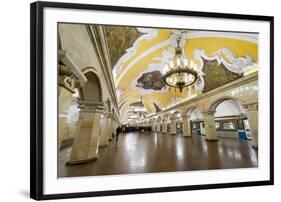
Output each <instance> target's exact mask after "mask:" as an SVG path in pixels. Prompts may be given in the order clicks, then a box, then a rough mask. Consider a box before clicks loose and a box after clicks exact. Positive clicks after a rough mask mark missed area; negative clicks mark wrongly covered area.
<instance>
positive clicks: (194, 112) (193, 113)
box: [187, 107, 203, 121]
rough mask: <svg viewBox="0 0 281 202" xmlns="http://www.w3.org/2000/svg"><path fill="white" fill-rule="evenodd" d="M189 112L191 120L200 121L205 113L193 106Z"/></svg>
mask: <svg viewBox="0 0 281 202" xmlns="http://www.w3.org/2000/svg"><path fill="white" fill-rule="evenodd" d="M187 114H188V115H189V116H190V118H189V119H190V120H191V121H195V120H196V121H198V120H201V119H203V114H202V112H201V110H200V109H199V108H198V107H192V108H190V109H189V111H188V112H187Z"/></svg>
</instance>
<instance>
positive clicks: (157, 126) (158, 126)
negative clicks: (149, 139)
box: [156, 122, 161, 133]
mask: <svg viewBox="0 0 281 202" xmlns="http://www.w3.org/2000/svg"><path fill="white" fill-rule="evenodd" d="M156 132H157V133H160V132H161V122H157V125H156Z"/></svg>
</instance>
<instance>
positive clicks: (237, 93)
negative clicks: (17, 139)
mask: <svg viewBox="0 0 281 202" xmlns="http://www.w3.org/2000/svg"><path fill="white" fill-rule="evenodd" d="M273 22H274V18H273V17H271V16H256V15H240V14H226V13H212V12H195V11H182V10H181V11H179V10H163V9H148V8H133V7H117V6H102V5H86V4H72V3H55V2H35V3H32V4H31V144H30V145H31V179H30V180H31V182H30V183H31V188H30V189H31V191H30V193H31V198H33V199H37V200H42V199H59V198H74V197H89V196H104V195H118V194H137V193H152V192H167V191H184V190H197V189H213V188H226V187H243V186H257V185H272V184H273V168H274V167H273V122H274V121H273V61H274V58H273V50H274V48H273V45H274V43H273V27H274V25H273Z"/></svg>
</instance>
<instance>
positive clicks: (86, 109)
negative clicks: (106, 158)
mask: <svg viewBox="0 0 281 202" xmlns="http://www.w3.org/2000/svg"><path fill="white" fill-rule="evenodd" d="M78 104H79V108H80V112H79V127H78V128H77V130H79V131H77V132H76V134H75V138H74V142H73V146H72V150H71V155H70V160H69V161H68V162H67V165H76V164H81V163H87V162H90V161H93V160H96V159H97V158H98V151H99V141H100V129H101V116H102V114H103V109H104V107H103V104H102V103H100V102H90V101H78Z"/></svg>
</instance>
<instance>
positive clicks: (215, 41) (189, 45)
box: [113, 29, 258, 114]
mask: <svg viewBox="0 0 281 202" xmlns="http://www.w3.org/2000/svg"><path fill="white" fill-rule="evenodd" d="M156 31H157V33H158V34H157V36H156V37H154V38H152V39H151V40H147V39H146V38H144V39H143V40H139V41H138V42H137V44H135V45H136V47H137V48H136V52H135V54H133V55H131V56H130V57H129V58H128V59H127V60H126V61H123V64H122V66H121V68H119V69H118V71H117V73H116V75H115V84H116V88H117V89H119V90H121V91H122V94H121V96H120V97H119V104H122V103H125V104H124V105H123V106H122V109H121V114H124V113H126V112H127V111H128V109H129V105H130V104H131V103H133V102H136V101H139V100H140V97H141V96H142V97H143V104H144V106H145V108H146V109H147V111H148V114H150V113H154V112H155V109H154V106H153V102H154V103H156V104H157V105H158V106H159V107H160V108H164V107H167V106H168V105H169V104H171V99H173V98H175V97H179V98H178V99H181V98H182V99H186V98H188V96H190V95H191V94H190V93H189V94H188V93H187V91H186V90H184V91H183V92H182V93H180V92H179V91H177V92H175V91H174V90H170V91H169V90H166V92H163V91H156V90H145V89H141V88H137V87H132V86H133V84H134V82H135V81H136V79H138V78H139V77H140V76H141V75H142V73H145V72H146V71H147V72H150V71H151V69H149V65H150V64H152V63H156V64H157V63H160V61H158V60H156V59H155V58H157V57H158V58H161V57H162V56H163V55H162V53H163V51H165V50H167V49H168V48H169V47H171V45H170V44H169V43H167V44H164V45H163V46H161V45H160V44H161V43H163V42H164V41H167V40H168V41H169V40H170V39H169V38H170V36H171V34H172V30H171V29H157V30H156ZM189 33H191V34H192V37H190V38H187V40H186V43H185V45H184V52H185V55H186V57H187V58H188V59H192V60H194V62H195V63H197V64H198V67H199V62H200V61H198V60H196V59H195V58H194V50H196V49H204V50H205V53H206V56H208V57H212V56H213V55H214V52H216V51H218V50H219V49H221V48H223V47H226V48H228V49H230V50H231V51H232V52H233V53H234V54H236V55H237V57H245V56H246V55H251V56H252V58H253V60H254V61H255V63H258V43H257V41H258V40H257V36H255V35H242V34H236V35H237V37H236V36H235V33H232V34H229V33H227V34H224V33H222V32H220V33H216V32H213V33H210V32H206V34H204V33H203V35H202V31H201V32H198V37H196V33H197V32H196V31H189ZM255 37H256V38H255ZM158 46H159V48H157V47H158ZM151 49H153V51H151V52H149V54H147V55H144V53H145V52H147V51H148V50H151ZM222 57H224V56H222ZM224 59H225V60H226V61H228V58H227V57H225V58H224ZM113 71H116V69H115V70H113ZM251 71H257V68H255V69H254V70H251ZM190 90H191V91H192V94H193V95H192V96H194V95H196V94H198V93H199V92H196V90H195V89H194V88H193V87H192V89H190Z"/></svg>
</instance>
